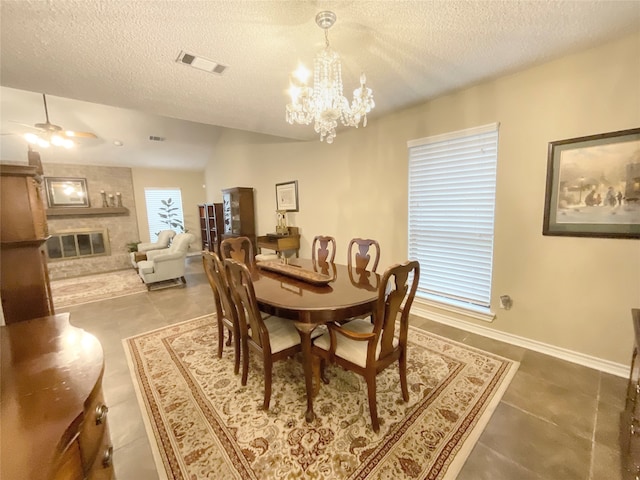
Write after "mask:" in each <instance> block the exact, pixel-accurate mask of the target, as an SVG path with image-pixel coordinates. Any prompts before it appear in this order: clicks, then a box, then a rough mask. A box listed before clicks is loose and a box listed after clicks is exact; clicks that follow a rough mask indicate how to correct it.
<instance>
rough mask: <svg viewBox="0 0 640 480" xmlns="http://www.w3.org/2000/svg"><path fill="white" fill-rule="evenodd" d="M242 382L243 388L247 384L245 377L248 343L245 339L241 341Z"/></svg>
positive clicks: (246, 374)
mask: <svg viewBox="0 0 640 480" xmlns="http://www.w3.org/2000/svg"><path fill="white" fill-rule="evenodd" d="M240 350H241V351H242V381H241V384H242V386H243V387H244V386H245V385H246V384H247V376H248V375H249V342H248V341H247V339H246V338H243V339H242V348H241V349H240Z"/></svg>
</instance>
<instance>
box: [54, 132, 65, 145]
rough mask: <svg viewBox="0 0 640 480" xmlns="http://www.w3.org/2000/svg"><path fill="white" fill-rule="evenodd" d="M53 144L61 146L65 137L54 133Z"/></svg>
mask: <svg viewBox="0 0 640 480" xmlns="http://www.w3.org/2000/svg"><path fill="white" fill-rule="evenodd" d="M51 144H52V145H55V146H56V147H61V146H62V145H64V138H62V137H61V136H60V135H52V136H51Z"/></svg>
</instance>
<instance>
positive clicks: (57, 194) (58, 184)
mask: <svg viewBox="0 0 640 480" xmlns="http://www.w3.org/2000/svg"><path fill="white" fill-rule="evenodd" d="M44 184H45V188H46V189H47V201H48V202H49V207H88V206H89V195H88V194H87V180H86V179H85V178H70V177H45V178H44Z"/></svg>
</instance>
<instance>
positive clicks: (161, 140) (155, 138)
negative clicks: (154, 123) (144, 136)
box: [149, 135, 164, 142]
mask: <svg viewBox="0 0 640 480" xmlns="http://www.w3.org/2000/svg"><path fill="white" fill-rule="evenodd" d="M149 140H151V141H152V142H164V137H156V136H154V135H149Z"/></svg>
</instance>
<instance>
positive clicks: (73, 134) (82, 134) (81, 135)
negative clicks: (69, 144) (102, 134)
mask: <svg viewBox="0 0 640 480" xmlns="http://www.w3.org/2000/svg"><path fill="white" fill-rule="evenodd" d="M64 133H65V135H66V136H67V137H76V138H98V136H97V135H96V134H95V133H91V132H74V131H72V130H66V131H65V132H64Z"/></svg>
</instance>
